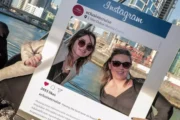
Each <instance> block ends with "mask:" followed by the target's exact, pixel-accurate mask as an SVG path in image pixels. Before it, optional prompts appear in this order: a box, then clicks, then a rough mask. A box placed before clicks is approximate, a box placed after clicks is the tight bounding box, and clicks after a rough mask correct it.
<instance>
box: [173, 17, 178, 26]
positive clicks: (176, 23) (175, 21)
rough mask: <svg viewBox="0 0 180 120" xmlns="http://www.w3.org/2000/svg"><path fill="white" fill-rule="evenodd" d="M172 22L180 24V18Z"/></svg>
mask: <svg viewBox="0 0 180 120" xmlns="http://www.w3.org/2000/svg"><path fill="white" fill-rule="evenodd" d="M172 24H175V25H177V26H180V19H175V20H173V21H172Z"/></svg>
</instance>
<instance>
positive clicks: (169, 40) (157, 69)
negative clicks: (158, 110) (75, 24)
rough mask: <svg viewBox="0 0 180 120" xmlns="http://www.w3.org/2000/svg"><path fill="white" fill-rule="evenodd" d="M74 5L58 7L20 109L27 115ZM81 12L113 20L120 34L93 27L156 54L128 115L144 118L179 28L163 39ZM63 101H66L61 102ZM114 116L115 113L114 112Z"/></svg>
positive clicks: (73, 1)
mask: <svg viewBox="0 0 180 120" xmlns="http://www.w3.org/2000/svg"><path fill="white" fill-rule="evenodd" d="M76 2H77V1H76V0H63V1H62V2H61V5H60V7H59V10H58V13H57V15H56V18H55V20H54V23H53V26H52V28H51V31H50V33H49V36H48V39H47V41H46V44H45V47H44V50H43V53H42V54H43V61H42V64H41V65H40V66H39V67H38V68H37V69H36V71H35V73H34V75H33V77H32V80H31V82H30V84H29V87H28V89H27V91H26V94H25V96H24V98H23V101H22V103H21V106H20V109H21V110H25V111H28V110H29V109H30V108H31V105H32V104H33V101H34V99H36V98H38V95H36V94H35V93H36V92H37V90H39V86H40V85H41V84H42V81H44V80H46V77H47V76H46V75H48V72H49V69H50V66H51V65H52V63H53V60H54V58H55V56H56V51H57V50H58V48H59V46H60V42H61V41H62V38H63V34H64V33H65V30H66V26H67V24H68V21H69V19H70V17H71V16H72V8H73V6H74V5H76ZM84 9H85V11H86V10H89V11H92V12H94V13H96V14H98V15H101V16H104V17H105V18H107V19H110V20H112V21H113V22H112V23H113V24H112V26H120V28H119V30H120V31H122V33H118V32H116V31H112V30H110V29H108V28H105V27H104V26H101V25H99V24H97V23H93V24H94V25H96V26H98V27H100V28H103V29H107V30H108V31H111V32H114V33H116V34H120V35H123V36H124V37H126V38H128V39H130V40H133V41H135V42H138V43H140V44H142V45H145V46H147V47H149V48H152V49H154V50H156V51H157V55H156V58H155V60H154V63H153V65H152V68H151V70H150V72H149V74H148V76H147V80H146V81H145V83H144V85H143V87H142V90H141V92H140V94H139V96H138V98H137V100H136V102H135V104H134V106H133V109H132V111H131V113H130V116H131V117H140V118H145V117H146V115H147V112H148V110H149V108H150V106H151V104H152V102H153V100H154V97H155V95H156V93H157V91H158V89H159V87H160V85H161V83H162V81H163V78H164V76H165V75H166V73H167V71H168V69H169V67H170V65H171V63H172V62H173V59H174V57H175V55H176V53H177V51H178V49H179V45H180V41H179V38H180V34H179V33H180V28H178V27H176V26H172V27H171V29H170V31H169V33H168V35H167V37H166V39H163V38H161V37H159V36H156V35H153V34H151V33H148V32H146V31H144V30H142V29H139V28H137V27H134V26H131V25H129V24H127V23H124V22H122V21H118V20H116V19H114V18H111V17H109V16H107V15H104V14H102V13H99V12H97V11H94V10H92V9H89V8H86V7H84ZM78 19H81V20H83V21H87V19H85V18H84V17H83V16H80V17H78ZM87 22H90V21H87ZM151 24H153V23H151ZM40 79H41V80H40ZM72 95H74V93H72ZM31 96H34V97H31ZM64 99H65V98H62V100H64ZM86 101H87V102H89V100H86ZM69 102H72V101H69ZM82 103H83V100H82ZM97 106H98V107H99V108H102V107H101V106H99V105H97ZM95 107H96V106H95ZM84 109H86V110H87V109H88V108H84ZM96 109H97V107H96ZM107 109H108V108H107ZM89 110H90V109H89ZM87 111H88V110H87ZM89 112H90V113H91V112H92V113H93V114H96V113H94V111H91V110H90V111H89ZM114 113H116V112H115V111H114ZM109 116H111V115H109ZM115 116H116V115H115V114H114V116H113V119H114V120H116V119H115ZM109 119H110V118H109V117H108V116H106V117H105V118H104V119H103V120H109Z"/></svg>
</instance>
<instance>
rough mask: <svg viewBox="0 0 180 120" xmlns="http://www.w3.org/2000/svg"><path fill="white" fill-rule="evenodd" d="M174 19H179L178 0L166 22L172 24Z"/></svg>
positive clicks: (179, 4)
mask: <svg viewBox="0 0 180 120" xmlns="http://www.w3.org/2000/svg"><path fill="white" fill-rule="evenodd" d="M174 19H180V0H178V2H177V4H176V6H175V9H174V10H173V12H172V14H171V15H170V17H169V19H168V20H167V21H169V22H172V20H174Z"/></svg>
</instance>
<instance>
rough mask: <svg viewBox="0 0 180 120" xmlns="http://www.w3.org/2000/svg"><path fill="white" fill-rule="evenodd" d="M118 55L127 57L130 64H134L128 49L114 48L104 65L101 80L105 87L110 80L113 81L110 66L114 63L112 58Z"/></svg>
mask: <svg viewBox="0 0 180 120" xmlns="http://www.w3.org/2000/svg"><path fill="white" fill-rule="evenodd" d="M118 54H122V55H127V56H128V57H129V59H130V62H131V63H132V58H131V53H130V52H129V51H128V50H127V49H121V48H114V50H113V52H112V54H111V56H110V57H109V58H108V60H107V61H106V62H105V63H104V65H103V68H102V71H103V78H102V80H101V83H102V85H105V84H106V83H107V82H108V80H110V79H112V74H111V71H110V69H109V65H108V64H109V63H110V62H111V61H112V58H113V57H114V56H115V55H118Z"/></svg>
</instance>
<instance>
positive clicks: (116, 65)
mask: <svg viewBox="0 0 180 120" xmlns="http://www.w3.org/2000/svg"><path fill="white" fill-rule="evenodd" d="M111 62H112V65H113V67H119V66H120V65H121V64H122V66H123V68H125V69H129V68H130V67H131V65H132V64H131V63H130V62H120V61H111Z"/></svg>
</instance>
